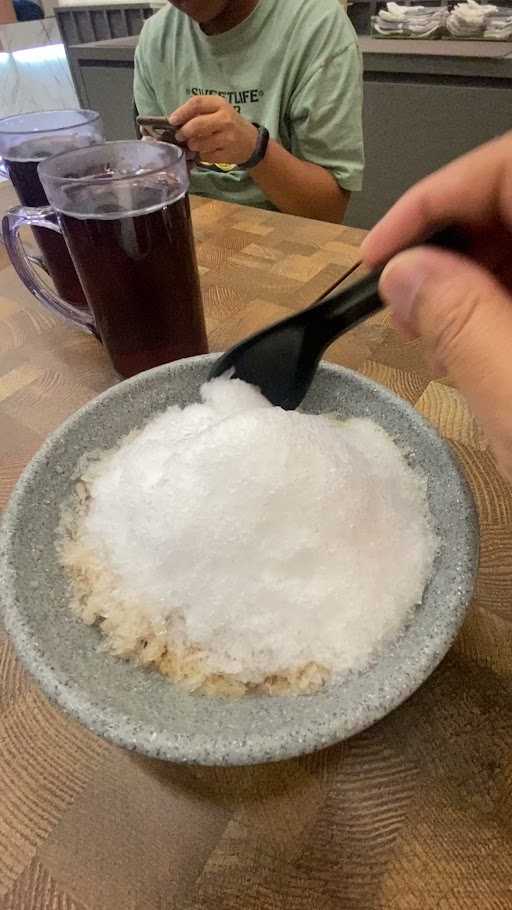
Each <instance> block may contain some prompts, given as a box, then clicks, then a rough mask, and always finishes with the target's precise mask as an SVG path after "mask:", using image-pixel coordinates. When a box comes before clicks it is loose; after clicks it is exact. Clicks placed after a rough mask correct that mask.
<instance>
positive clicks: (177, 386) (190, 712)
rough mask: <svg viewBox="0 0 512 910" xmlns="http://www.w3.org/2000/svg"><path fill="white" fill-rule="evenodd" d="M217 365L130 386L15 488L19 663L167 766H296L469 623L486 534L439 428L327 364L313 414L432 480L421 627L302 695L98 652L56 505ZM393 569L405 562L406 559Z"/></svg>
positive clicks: (99, 724) (3, 549) (8, 535)
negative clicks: (374, 435) (81, 474)
mask: <svg viewBox="0 0 512 910" xmlns="http://www.w3.org/2000/svg"><path fill="white" fill-rule="evenodd" d="M211 362H212V357H211V356H210V357H207V356H205V357H196V358H191V359H189V360H183V361H180V362H178V363H174V364H172V365H169V366H164V367H159V368H158V369H156V370H151V371H150V372H147V373H143V374H141V375H139V376H136V377H135V378H133V379H131V380H129V381H127V382H123V383H121V384H120V385H117V386H115V387H114V388H112V389H110V390H109V391H108V392H106V393H105V394H103V395H100V396H99V398H96V399H95V400H94V401H92V402H91V403H90V404H88V405H86V407H84V408H82V409H81V410H79V411H78V412H77V413H76V414H74V415H73V416H72V417H71V418H70V419H69V420H67V421H66V423H64V424H63V425H62V426H61V427H60V428H59V429H58V430H57V431H56V432H55V433H53V434H52V435H51V436H50V437H49V439H48V440H47V442H46V443H45V445H44V446H43V447H42V449H41V450H40V451H39V452H38V454H37V455H36V456H35V458H34V459H33V460H32V462H31V463H30V464H29V466H28V467H27V469H26V470H25V472H24V473H23V475H22V477H21V478H20V480H19V482H18V484H17V486H16V488H15V490H14V493H13V495H12V498H11V501H10V504H9V506H8V508H7V511H6V513H5V516H4V521H3V524H2V530H1V533H0V590H1V595H0V596H1V602H2V603H3V612H4V619H5V624H6V626H7V629H8V632H9V634H10V636H11V638H12V640H13V642H14V644H15V647H16V649H17V652H18V654H19V656H20V658H21V660H22V661H23V663H24V665H25V666H26V667H27V669H28V670H29V671H30V672H31V673H32V675H33V676H34V677H35V679H36V680H37V681H38V683H39V685H40V686H41V688H42V689H43V690H44V692H45V693H46V694H47V695H48V696H49V697H50V698H51V699H52V700H53V701H55V702H56V703H57V704H58V705H60V706H61V707H62V708H63V709H64V710H65V711H67V712H69V713H70V714H71V715H73V716H74V717H75V718H77V719H78V720H79V721H81V722H82V723H83V724H84V725H85V726H86V727H89V728H90V729H91V730H93V731H94V732H95V733H98V734H99V735H100V736H103V737H106V738H107V739H109V740H111V741H113V742H114V743H117V744H119V745H120V746H124V747H125V748H127V749H135V750H137V751H138V752H142V753H145V754H146V755H150V756H154V757H157V758H161V759H166V760H169V761H174V762H187V763H196V764H204V765H242V764H253V763H257V762H268V761H275V760H278V759H284V758H289V757H292V756H296V755H299V754H301V753H304V752H311V751H314V750H316V749H320V748H322V747H323V746H328V745H330V744H332V743H335V742H338V741H339V740H342V739H345V738H346V737H349V736H352V735H353V734H354V733H357V732H359V731H360V730H363V729H364V728H365V727H368V726H369V725H370V724H372V723H374V722H375V721H377V720H379V718H381V717H384V715H385V714H387V713H388V712H389V711H391V710H392V709H393V708H396V707H397V705H399V704H400V703H401V702H403V701H404V699H406V698H407V697H408V696H409V695H411V693H412V692H414V691H415V689H417V687H418V686H419V685H420V684H421V683H422V682H423V681H424V680H425V679H426V677H427V676H428V675H429V674H430V673H431V672H432V670H433V669H434V667H435V666H436V665H437V664H438V663H439V662H440V660H441V659H442V657H443V656H444V654H445V653H446V651H447V650H448V648H449V647H450V644H451V643H452V641H453V639H454V637H455V635H456V633H457V630H458V629H459V627H460V625H461V623H462V621H463V618H464V614H465V611H466V608H467V606H468V604H469V601H470V598H471V594H472V589H473V584H474V580H475V574H476V569H477V562H478V522H477V518H476V514H475V509H474V505H473V501H472V497H471V494H470V493H469V490H468V488H467V486H466V483H465V481H464V479H463V477H462V474H461V472H460V470H459V468H458V466H457V465H456V463H455V462H454V460H453V458H452V456H451V454H450V451H449V449H448V446H447V445H446V444H445V443H444V442H442V441H441V439H440V438H439V437H438V436H437V434H436V433H435V431H434V430H433V429H432V427H431V426H430V425H429V424H427V423H426V422H425V421H424V420H423V419H422V418H421V417H420V416H419V415H418V414H417V413H416V411H414V409H413V408H412V407H410V406H409V405H408V404H405V403H404V402H403V401H402V400H401V399H399V398H397V397H396V396H395V395H392V394H391V393H390V392H388V391H387V390H386V389H384V388H382V387H381V386H378V385H376V384H375V383H374V382H370V381H369V380H368V379H365V378H363V377H362V376H359V375H358V374H356V373H353V372H352V371H350V370H345V369H341V368H340V367H336V366H331V365H329V364H326V363H324V364H322V366H321V367H320V368H319V370H318V373H317V376H316V378H315V382H314V384H313V386H312V388H311V391H310V393H309V394H308V396H307V398H306V400H305V402H304V405H303V407H304V410H306V411H309V412H312V413H320V412H335V413H337V414H339V415H340V417H342V418H345V417H349V416H364V417H370V418H372V419H373V420H375V421H376V422H377V423H378V424H380V425H381V426H382V427H383V428H384V429H385V430H387V432H388V433H390V434H391V436H392V437H393V438H394V439H395V440H396V442H397V443H398V445H399V446H400V447H401V449H402V450H403V451H404V453H405V454H406V457H407V458H408V460H409V462H410V463H411V464H413V465H415V466H417V468H418V469H419V470H421V471H423V472H425V474H426V475H428V479H429V500H430V507H431V510H432V514H433V516H434V520H435V525H436V528H437V532H438V534H439V537H440V541H441V546H440V552H439V555H438V557H437V561H436V565H435V570H434V575H433V577H432V579H431V580H430V583H429V585H428V587H427V589H426V591H425V596H424V599H423V602H422V604H421V606H420V607H419V608H418V609H417V611H416V613H415V616H414V619H413V620H412V621H411V622H410V623H409V624H408V625H407V626H406V627H405V628H404V629H403V630H402V631H401V633H400V634H399V635H398V636H397V638H396V639H394V640H393V641H391V642H389V644H388V645H387V646H386V647H385V648H383V649H382V651H381V652H380V653H378V654H376V655H375V657H374V659H373V660H372V662H371V664H370V665H369V666H368V667H367V669H365V670H363V671H361V672H358V673H353V674H349V675H348V676H345V677H344V678H337V679H336V678H335V679H334V680H333V681H332V682H331V683H330V684H329V685H328V686H327V687H326V688H325V689H324V690H322V691H321V692H320V693H319V694H316V695H310V696H302V697H279V698H269V697H256V696H254V697H246V698H244V699H240V700H232V701H229V700H225V699H222V698H211V697H204V696H197V695H196V696H194V695H190V694H187V693H185V692H184V691H182V690H180V689H179V688H176V687H175V686H174V685H173V684H172V683H171V682H169V680H167V679H165V678H163V677H162V676H160V675H159V674H158V673H157V672H154V671H145V670H141V669H138V668H136V667H135V666H133V665H131V664H130V663H127V662H124V661H122V660H118V659H115V658H113V657H111V656H108V655H106V654H104V653H102V652H101V651H99V650H98V644H99V643H100V633H99V632H98V630H97V629H96V628H91V627H88V626H85V625H83V624H82V623H81V622H80V621H79V620H77V619H75V618H74V617H73V616H72V615H71V613H70V611H69V608H68V588H67V583H66V580H65V578H64V576H63V573H62V571H61V568H60V566H59V563H58V560H57V557H56V551H55V545H54V541H55V529H56V526H57V523H58V520H59V507H60V504H61V503H62V502H63V500H65V499H66V498H67V497H68V496H69V494H70V492H71V489H72V483H73V481H72V478H73V473H74V471H75V469H76V467H77V462H78V460H79V459H80V458H81V457H82V456H83V455H84V453H87V452H88V451H90V450H92V449H97V448H98V447H104V448H105V449H108V448H110V447H111V446H113V445H114V444H115V443H117V441H118V440H119V439H120V437H122V436H123V435H124V434H125V433H127V432H128V431H129V430H132V429H133V428H135V427H140V426H142V425H143V424H144V423H145V421H147V420H148V418H150V417H151V416H152V415H153V414H155V413H156V412H158V411H161V410H162V409H163V408H165V407H166V406H168V405H171V404H176V403H178V404H181V405H185V404H188V403H189V402H191V401H195V400H197V399H198V393H199V387H200V385H201V383H202V382H204V380H205V379H206V375H207V371H208V366H209V364H210V363H211ZM396 559H397V562H398V561H400V560H402V559H407V553H397V554H396Z"/></svg>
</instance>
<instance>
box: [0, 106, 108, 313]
mask: <svg viewBox="0 0 512 910" xmlns="http://www.w3.org/2000/svg"><path fill="white" fill-rule="evenodd" d="M103 141H104V138H103V127H102V122H101V117H100V115H99V114H98V113H97V112H96V111H89V110H69V111H35V112H33V113H28V114H15V115H13V116H10V117H4V118H3V119H1V120H0V174H1V175H2V176H6V177H8V178H9V179H10V180H11V183H12V185H13V187H14V189H15V190H16V193H17V196H18V199H19V200H20V202H21V203H22V205H30V206H43V205H47V204H48V199H47V198H46V195H45V192H44V189H43V187H42V185H41V181H40V179H39V176H38V173H37V168H38V165H39V163H40V162H41V161H44V159H45V158H49V157H50V156H51V155H56V154H58V153H59V152H63V151H66V150H71V149H75V148H82V147H83V146H88V145H93V144H95V143H98V142H103ZM34 236H35V239H36V240H37V243H38V246H39V249H40V251H41V257H38V256H31V257H30V259H31V261H32V262H35V263H37V264H38V265H40V266H42V267H43V268H44V270H45V271H46V272H47V273H48V274H49V275H50V277H51V278H52V280H53V283H54V285H55V287H56V289H57V292H58V293H59V294H60V295H61V296H62V297H64V298H65V299H66V300H68V301H70V302H71V303H74V304H75V305H76V306H80V307H84V308H86V307H87V302H86V299H85V296H84V292H83V290H82V286H81V284H80V282H79V280H78V276H77V274H76V271H75V268H74V266H73V263H72V261H71V257H70V255H69V253H68V250H67V247H66V244H65V242H64V240H63V238H62V237H60V236H58V235H57V234H55V233H53V232H52V233H50V232H49V231H43V230H41V229H40V228H37V227H35V228H34Z"/></svg>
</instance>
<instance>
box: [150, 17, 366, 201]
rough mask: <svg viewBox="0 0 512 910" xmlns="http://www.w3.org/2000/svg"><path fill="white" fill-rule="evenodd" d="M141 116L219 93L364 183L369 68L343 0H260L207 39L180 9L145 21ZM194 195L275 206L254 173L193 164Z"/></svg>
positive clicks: (300, 152)
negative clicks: (234, 22)
mask: <svg viewBox="0 0 512 910" xmlns="http://www.w3.org/2000/svg"><path fill="white" fill-rule="evenodd" d="M134 93H135V103H136V105H137V109H138V111H139V113H140V114H144V115H146V116H162V115H167V114H170V113H172V112H173V111H174V110H176V108H177V107H179V106H180V105H182V104H184V103H185V102H186V101H187V100H188V99H189V98H190V97H191V96H192V95H206V94H212V95H222V96H223V97H225V98H227V100H228V101H229V102H230V103H231V104H233V105H234V106H235V107H236V109H237V110H238V111H239V112H240V113H241V114H242V115H243V116H244V117H246V118H247V119H248V120H251V121H253V122H256V123H260V124H262V125H263V126H266V127H267V129H268V131H269V133H270V135H271V137H272V138H273V139H276V140H278V141H279V142H280V143H281V145H283V146H284V148H285V149H287V150H288V151H289V152H291V153H292V154H293V155H295V156H296V157H297V158H301V159H303V160H305V161H310V162H313V163H315V164H319V165H321V166H322V167H324V168H326V169H327V170H328V171H330V172H331V173H332V174H333V176H334V177H335V179H336V180H337V182H338V183H339V185H340V186H342V187H344V188H345V189H346V190H359V189H361V182H362V171H363V164H364V158H363V138H362V114H361V108H362V72H361V59H360V53H359V48H358V45H357V39H356V36H355V33H354V30H353V28H352V25H351V23H350V21H349V19H348V18H347V16H346V14H345V12H344V10H343V9H342V7H341V5H340V3H339V2H338V0H259V3H258V5H257V6H256V8H255V9H254V10H253V12H252V13H251V15H250V16H248V17H247V19H245V20H244V21H243V22H242V23H241V24H240V25H237V26H235V28H232V29H230V30H229V31H227V32H224V33H222V34H220V35H206V34H205V33H204V32H203V31H202V30H201V28H200V26H199V25H198V24H197V23H196V22H194V21H193V20H192V19H191V18H190V17H189V16H187V15H185V13H182V12H180V11H179V10H178V9H176V7H174V6H170V5H169V6H167V7H166V8H165V9H162V10H160V11H159V12H158V13H156V14H155V15H154V16H151V18H150V19H148V21H147V22H146V24H145V25H144V28H143V30H142V33H141V35H140V39H139V43H138V47H137V51H136V55H135V83H134ZM191 192H193V193H198V194H201V195H204V196H211V197H215V198H220V199H224V200H226V201H228V202H238V203H242V204H245V205H255V206H260V207H266V208H272V206H271V204H270V202H269V200H268V199H267V198H266V197H265V195H264V193H263V192H262V191H261V190H260V189H259V187H258V186H257V185H256V184H255V183H254V182H253V180H252V179H251V177H250V174H249V173H246V172H244V171H241V170H234V171H231V172H229V173H219V172H218V171H214V170H206V171H203V170H201V171H199V170H196V169H195V170H194V171H193V172H192V175H191Z"/></svg>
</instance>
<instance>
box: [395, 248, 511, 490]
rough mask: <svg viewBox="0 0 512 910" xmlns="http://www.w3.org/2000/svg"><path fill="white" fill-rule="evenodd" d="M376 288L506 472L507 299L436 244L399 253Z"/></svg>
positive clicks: (478, 271) (479, 271)
mask: <svg viewBox="0 0 512 910" xmlns="http://www.w3.org/2000/svg"><path fill="white" fill-rule="evenodd" d="M380 291H381V294H382V296H383V298H384V300H385V302H386V303H387V304H388V305H389V306H390V308H391V311H392V314H393V317H394V320H395V322H396V323H397V324H398V326H399V327H400V328H402V329H403V330H405V332H406V333H407V334H409V335H411V334H412V335H419V336H421V337H422V338H424V339H425V340H426V343H427V346H428V348H429V349H430V352H431V354H432V356H433V359H434V362H435V364H436V366H440V367H441V369H442V370H443V371H444V373H445V374H446V375H448V376H449V377H450V379H452V380H453V381H454V382H455V384H456V385H457V386H458V388H459V389H460V391H461V392H462V393H463V394H464V395H465V396H466V398H467V400H468V403H469V405H470V407H471V409H472V411H473V413H474V415H475V416H476V417H477V418H478V419H479V421H480V423H481V425H482V427H483V429H484V431H485V432H486V434H487V436H488V438H489V440H490V442H491V444H492V445H493V448H494V450H495V454H496V456H497V459H498V461H499V462H500V466H501V468H502V470H503V471H504V473H505V474H507V476H508V477H509V478H510V479H512V298H511V297H510V295H509V294H507V292H506V291H505V289H504V288H503V287H502V285H500V284H498V282H497V281H496V280H495V279H494V278H493V277H492V275H490V273H488V272H486V271H485V270H484V269H483V268H481V267H480V266H478V265H477V264H476V263H474V262H471V261H470V260H468V259H465V258H464V257H462V256H458V255H456V254H453V253H447V252H444V251H442V250H434V249H430V248H427V247H419V248H418V249H415V250H408V251H406V252H404V253H400V254H399V255H398V256H396V257H395V258H394V259H392V260H391V262H389V263H388V265H387V266H386V268H385V269H384V272H383V275H382V278H381V282H380Z"/></svg>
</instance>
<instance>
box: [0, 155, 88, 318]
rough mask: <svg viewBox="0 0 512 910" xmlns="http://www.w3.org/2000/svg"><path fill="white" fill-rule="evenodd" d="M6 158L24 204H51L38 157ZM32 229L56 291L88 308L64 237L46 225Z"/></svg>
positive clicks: (10, 175) (78, 304) (77, 304)
mask: <svg viewBox="0 0 512 910" xmlns="http://www.w3.org/2000/svg"><path fill="white" fill-rule="evenodd" d="M57 151H60V149H57ZM3 161H4V164H5V166H6V168H7V172H8V174H9V177H10V179H11V182H12V184H13V186H14V189H15V190H16V193H17V194H18V198H19V200H20V202H21V203H22V205H29V206H35V207H38V208H39V207H40V206H43V205H48V199H47V198H46V194H45V191H44V189H43V187H42V185H41V181H40V180H39V177H38V174H37V166H38V164H39V160H34V161H10V160H9V159H6V158H4V159H3ZM32 231H33V233H34V236H35V238H36V240H37V243H38V246H39V249H40V250H41V254H42V256H43V259H44V261H45V264H46V267H47V269H48V272H49V274H50V275H51V277H52V279H53V283H54V285H55V288H56V290H57V292H58V293H59V294H60V296H61V297H63V298H64V300H67V301H68V302H69V303H74V304H75V306H79V307H86V306H87V301H86V299H85V296H84V292H83V290H82V287H81V285H80V281H79V280H78V276H77V274H76V270H75V267H74V265H73V262H72V260H71V256H70V255H69V252H68V249H67V247H66V243H65V241H64V238H63V237H62V236H61V235H60V234H57V233H56V232H55V231H51V230H48V229H47V228H38V227H33V228H32Z"/></svg>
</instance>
